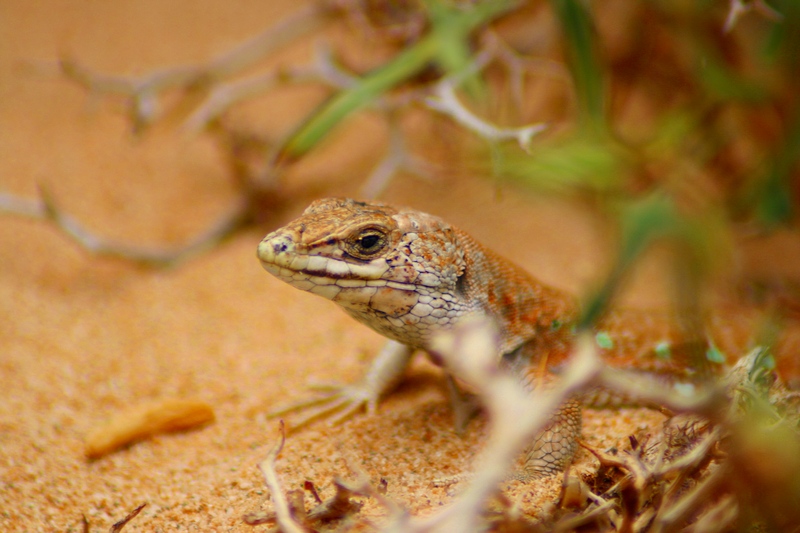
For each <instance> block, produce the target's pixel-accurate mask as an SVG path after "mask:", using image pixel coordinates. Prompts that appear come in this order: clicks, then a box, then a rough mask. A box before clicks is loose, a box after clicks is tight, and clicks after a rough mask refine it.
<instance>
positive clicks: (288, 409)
mask: <svg viewBox="0 0 800 533" xmlns="http://www.w3.org/2000/svg"><path fill="white" fill-rule="evenodd" d="M309 388H311V389H313V390H318V391H321V392H323V394H322V395H321V396H319V397H316V398H310V399H307V400H300V401H298V402H294V403H290V404H287V405H283V406H280V407H277V408H276V409H273V410H271V411H269V412H268V413H267V416H268V417H269V418H275V417H278V416H282V415H285V414H288V413H294V412H298V411H305V413H304V414H303V416H301V417H300V418H298V419H297V420H295V421H294V422H293V423H292V424H291V426H292V427H293V428H294V429H297V428H300V427H303V426H305V425H307V424H309V423H311V422H313V421H315V420H319V419H321V418H328V423H329V424H331V425H335V424H339V423H341V422H343V421H344V420H346V419H348V418H349V417H351V416H353V415H354V414H355V413H356V412H358V411H359V410H360V409H363V408H366V410H367V412H368V413H369V414H374V413H375V411H376V410H377V407H378V398H379V396H380V394H379V393H378V394H376V393H375V391H373V390H371V389H369V388H368V387H365V386H363V385H361V384H356V385H338V384H333V383H324V384H323V383H319V384H312V385H310V386H309Z"/></svg>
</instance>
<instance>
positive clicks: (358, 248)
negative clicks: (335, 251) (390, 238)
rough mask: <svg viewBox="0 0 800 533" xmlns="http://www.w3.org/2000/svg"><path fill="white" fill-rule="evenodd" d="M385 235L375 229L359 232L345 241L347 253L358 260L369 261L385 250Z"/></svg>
mask: <svg viewBox="0 0 800 533" xmlns="http://www.w3.org/2000/svg"><path fill="white" fill-rule="evenodd" d="M386 244H387V243H386V235H385V234H384V233H383V232H382V231H380V230H378V229H375V228H367V229H364V230H361V231H360V232H358V233H357V234H356V235H354V236H353V237H352V238H350V239H348V240H347V252H348V253H350V254H351V255H353V256H355V257H358V258H359V259H369V258H371V257H374V256H375V255H377V254H379V253H381V252H382V251H383V249H384V248H386Z"/></svg>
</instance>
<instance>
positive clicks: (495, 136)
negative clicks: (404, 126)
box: [425, 79, 547, 151]
mask: <svg viewBox="0 0 800 533" xmlns="http://www.w3.org/2000/svg"><path fill="white" fill-rule="evenodd" d="M456 85H457V84H456V82H455V80H452V79H445V80H442V81H441V82H439V83H438V84H437V85H436V87H435V88H434V95H435V97H428V98H426V99H425V105H427V106H428V107H429V108H430V109H432V110H434V111H438V112H440V113H442V114H444V115H447V116H449V117H451V118H453V119H454V120H455V121H456V122H458V123H459V124H461V125H462V126H464V127H465V128H467V129H469V130H471V131H472V132H473V133H475V134H476V135H478V136H479V137H481V138H483V139H486V140H487V141H490V142H498V141H505V140H512V139H513V140H516V141H517V143H519V145H520V147H521V148H522V149H523V150H525V151H528V150H529V148H530V142H531V139H532V138H533V136H534V135H537V134H538V133H541V132H542V131H543V130H544V129H545V128H547V125H546V124H544V123H539V124H532V125H530V126H523V127H520V128H501V127H498V126H495V125H494V124H491V123H489V122H487V121H485V120H483V119H482V118H480V117H478V116H477V115H475V114H474V113H472V112H471V111H470V110H469V109H467V108H466V107H464V105H463V104H462V103H461V102H460V101H459V99H458V97H457V96H456V92H455V88H456Z"/></svg>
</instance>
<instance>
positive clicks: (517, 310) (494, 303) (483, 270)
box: [455, 229, 578, 356]
mask: <svg viewBox="0 0 800 533" xmlns="http://www.w3.org/2000/svg"><path fill="white" fill-rule="evenodd" d="M455 232H456V237H457V239H458V242H459V245H460V247H461V248H462V249H463V250H464V262H465V269H464V274H463V275H462V277H461V278H460V279H459V282H458V290H459V292H460V293H461V296H462V297H463V298H464V299H465V300H466V301H469V302H472V304H473V305H474V306H477V307H478V308H480V309H481V311H483V313H485V314H486V315H487V316H489V317H490V318H491V319H492V320H494V322H495V324H496V326H497V327H498V329H499V330H500V355H501V356H508V355H509V354H512V353H513V352H515V351H517V350H518V349H519V348H520V347H522V346H523V345H526V349H530V348H535V347H537V346H538V347H540V348H541V349H544V348H547V349H548V350H553V349H554V348H556V349H557V347H558V346H561V345H563V347H564V350H565V351H566V350H567V349H568V346H569V339H570V338H571V336H572V333H571V331H572V325H573V324H574V321H575V320H576V319H577V316H578V304H577V301H576V300H575V298H574V297H573V296H571V295H570V294H568V293H567V292H565V291H561V290H558V289H556V288H554V287H551V286H548V285H545V284H544V283H541V282H539V281H537V280H536V279H534V278H533V277H532V276H530V275H529V274H527V273H526V272H525V271H524V270H522V269H521V268H520V267H518V266H516V265H515V264H513V263H511V262H510V261H508V260H507V259H504V258H502V257H500V256H499V255H497V254H495V253H494V252H492V251H491V250H489V249H488V248H486V247H484V246H483V245H481V244H480V243H478V242H477V241H476V240H475V239H473V238H472V237H470V236H469V235H468V234H466V233H464V232H463V231H460V230H458V229H456V230H455ZM536 351H538V350H536ZM527 355H534V354H530V353H529V354H527Z"/></svg>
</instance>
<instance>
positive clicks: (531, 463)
mask: <svg viewBox="0 0 800 533" xmlns="http://www.w3.org/2000/svg"><path fill="white" fill-rule="evenodd" d="M257 255H258V258H259V259H260V261H261V264H262V266H263V268H264V269H265V270H267V272H269V273H270V274H273V275H274V276H276V277H277V278H278V279H280V280H282V281H284V282H286V283H289V284H290V285H292V286H294V287H296V288H298V289H301V290H304V291H308V292H311V293H313V294H317V295H319V296H322V297H324V298H327V299H329V300H332V301H333V302H335V303H337V304H338V305H339V306H341V308H342V309H343V310H344V311H345V312H347V313H348V314H349V315H351V316H352V317H354V318H355V319H356V320H358V321H359V322H361V323H363V324H365V325H367V326H369V327H370V328H372V329H373V330H375V331H377V332H378V333H380V334H381V335H383V336H384V337H386V338H387V339H388V341H387V343H386V345H385V346H384V348H383V349H382V350H381V351H380V353H379V354H378V355H377V356H376V358H375V359H374V361H373V362H372V365H371V367H370V368H369V370H368V371H367V372H366V374H365V376H364V378H363V379H362V381H361V382H360V383H357V384H355V385H350V386H344V387H341V388H339V389H337V390H335V391H333V392H332V393H330V394H329V395H327V396H323V397H322V398H320V399H319V401H322V402H325V405H324V409H323V411H321V412H320V414H329V413H330V412H333V411H338V414H337V415H336V416H335V417H334V421H338V420H341V419H344V418H345V417H347V416H349V415H351V414H353V413H354V412H356V411H357V410H359V409H361V408H363V407H366V408H367V410H368V412H370V413H374V412H375V410H376V407H377V403H378V400H379V398H380V397H381V396H382V395H383V394H384V393H386V392H387V391H389V390H390V389H391V388H392V387H394V386H395V385H396V384H397V383H398V381H399V380H400V379H401V377H402V375H403V373H404V370H405V369H406V367H407V365H408V364H409V361H410V359H411V356H412V354H413V353H414V352H415V351H417V350H421V351H425V352H428V354H429V355H431V356H432V357H433V359H434V362H438V363H441V361H437V360H436V354H435V353H431V340H432V339H433V338H434V337H435V336H436V334H437V333H439V332H442V331H447V330H449V329H450V328H452V327H453V326H454V325H456V324H458V323H460V322H461V321H464V320H467V319H470V318H473V317H476V316H479V317H484V318H488V319H490V320H491V321H492V322H493V323H494V325H495V326H496V329H497V330H498V332H499V336H498V338H499V341H498V342H497V346H496V349H497V353H496V357H497V361H498V364H501V365H504V366H506V367H508V368H511V369H514V370H516V371H518V372H521V374H525V372H526V371H525V368H531V367H534V366H536V364H535V363H536V362H537V361H542V360H543V358H544V360H545V361H546V362H547V363H548V364H552V365H554V366H557V365H558V363H559V361H563V360H564V359H565V358H566V356H567V355H568V354H569V352H570V349H571V347H572V342H573V340H574V335H575V332H574V325H575V323H576V321H577V319H578V317H579V313H580V306H579V303H578V301H577V299H576V298H575V297H573V296H572V295H570V294H568V293H567V292H566V291H563V290H560V289H557V288H554V287H551V286H549V285H547V284H544V283H542V282H539V281H538V280H536V279H535V278H534V277H533V276H531V275H530V274H528V273H527V272H526V271H525V270H523V269H522V268H521V267H519V266H517V265H515V264H514V263H512V262H511V261H508V260H506V259H505V258H503V257H501V256H500V255H498V254H496V253H495V252H493V251H491V250H490V249H489V248H487V247H485V246H483V245H482V244H480V243H479V242H478V241H476V240H475V239H474V238H472V237H471V236H470V235H468V234H467V233H466V232H464V231H462V230H460V229H458V228H456V227H454V226H452V225H450V224H448V223H447V222H445V221H444V220H442V219H441V218H439V217H436V216H434V215H430V214H427V213H423V212H420V211H416V210H413V209H406V208H398V207H394V206H391V205H389V204H385V203H381V202H362V201H357V200H353V199H341V198H326V199H321V200H317V201H315V202H313V203H312V204H311V205H310V206H309V207H308V208H307V209H306V210H305V211H304V213H303V214H302V215H301V216H300V217H299V218H298V219H296V220H294V221H292V222H290V223H288V224H287V225H286V226H284V227H282V228H280V229H278V230H275V231H273V232H272V233H270V234H268V235H267V236H266V237H264V239H263V240H262V241H261V242H260V243H259V245H258V251H257ZM637 320H638V321H639V323H640V324H641V325H642V326H643V327H642V328H641V330H634V329H631V328H627V329H626V328H625V327H623V325H622V324H623V323H625V322H626V321H633V322H636V321H637ZM648 320H650V319H649V318H647V317H645V318H642V317H637V315H636V314H635V313H633V314H632V315H630V316H628V315H625V314H624V313H623V314H616V315H614V316H611V317H609V318H608V319H606V321H605V322H604V323H603V324H602V326H603V327H605V328H607V329H610V330H615V331H622V332H623V334H622V335H621V336H620V337H619V338H618V339H614V340H613V341H612V340H611V339H610V338H607V335H606V333H604V332H603V331H602V330H599V331H598V344H600V345H601V347H603V348H604V349H605V351H606V352H609V353H607V354H604V358H605V357H608V359H610V360H614V359H615V358H616V359H617V360H618V361H617V363H618V364H619V365H620V366H624V365H625V364H630V362H631V361H632V360H633V361H634V362H635V365H636V367H637V368H639V369H642V370H646V371H647V372H653V373H667V374H678V373H680V372H682V371H687V372H691V371H692V370H687V369H689V368H690V367H691V366H692V365H690V364H687V360H686V357H683V358H682V357H680V355H681V350H675V349H674V348H671V347H678V346H681V344H680V342H681V341H683V340H685V332H681V331H679V329H680V328H677V329H676V328H675V327H673V326H664V324H667V323H668V321H665V320H660V321H656V322H658V323H657V324H655V323H653V324H649V323H647V321H648ZM642 321H644V322H642ZM673 341H678V342H673ZM740 342H741V340H739V342H736V343H735V344H739V343H740ZM684 346H686V347H688V348H687V349H686V350H684V352H687V353H689V354H692V353H696V351H697V346H696V345H695V344H693V343H691V342H689V343H685V344H684ZM643 347H645V348H643ZM643 350H644V353H643V352H642V351H643ZM670 350H672V351H671V352H670ZM633 352H638V353H635V354H634V355H631V354H632V353H633ZM665 352H669V353H666V355H667V356H665ZM684 355H685V354H684ZM700 359H703V361H704V362H707V361H705V358H702V357H701V358H700ZM311 403H313V401H312V402H304V403H302V404H298V405H296V406H292V408H294V407H299V406H303V407H306V406H308V405H310V404H311ZM287 410H288V409H287ZM273 414H277V412H275V413H273ZM580 432H581V408H580V405H579V400H577V399H576V400H571V401H569V402H568V403H567V404H565V405H563V406H562V407H561V408H560V409H559V411H558V412H557V413H555V414H554V416H553V418H552V421H551V423H550V425H549V426H548V427H547V428H545V430H544V431H543V432H542V434H541V435H539V436H538V437H537V438H536V439H535V442H534V443H532V444H531V446H530V448H529V451H528V452H526V453H527V457H528V459H527V466H526V467H525V468H526V471H528V472H529V473H530V474H531V475H532V476H533V477H538V476H540V475H546V474H550V473H555V472H558V471H559V470H561V469H563V468H564V467H565V466H566V465H567V464H568V463H569V461H570V460H571V458H572V456H573V454H574V453H575V451H576V449H577V439H578V437H579V436H580Z"/></svg>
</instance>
